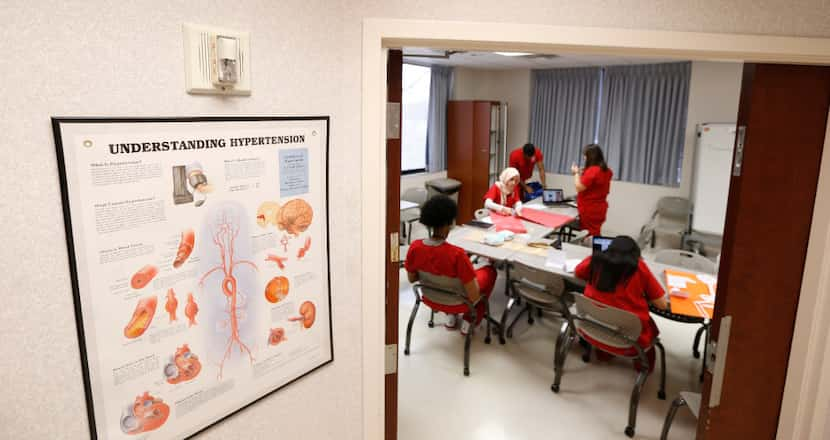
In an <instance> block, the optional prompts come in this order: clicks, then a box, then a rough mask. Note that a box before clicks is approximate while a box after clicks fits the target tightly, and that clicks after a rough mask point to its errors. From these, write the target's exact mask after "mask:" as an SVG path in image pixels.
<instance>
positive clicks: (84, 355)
mask: <svg viewBox="0 0 830 440" xmlns="http://www.w3.org/2000/svg"><path fill="white" fill-rule="evenodd" d="M51 121H52V133H53V136H54V141H55V153H56V161H57V163H58V178H59V180H60V190H61V205H62V209H63V223H64V230H65V233H66V246H67V257H68V262H69V274H70V280H71V284H72V296H73V306H74V309H75V328H76V331H77V337H78V346H79V349H80V355H81V356H80V360H81V374H82V376H83V382H84V394H85V399H86V409H87V421H88V423H89V433H90V438H92V439H98V438H100V437H99V436H98V432H97V425H96V422H95V406H94V400H95V399H94V396H93V394H92V382H91V380H92V379H91V376H90V370H89V359H88V350H87V344H86V335H85V332H84V320H83V313H82V308H81V292H80V283H79V279H78V264H77V259H76V256H75V252H76V249H75V243H74V238H73V237H74V236H73V229H72V216H71V207H70V197H69V185H68V182H67V178H68V176H67V169H66V157H65V155H64V146H63V137H62V131H61V127H62V125H64V124H107V123H113V124H124V123H132V124H145V123H188V122H258V121H325V125H326V140H325V144H324V145H323V148H324V150H325V151H324V158H325V159H324V160H325V164H324V167H323V177H324V180H325V184H324V194H323V198H324V203H325V212H326V225H325V228H326V247H325V249H326V259H325V261H326V268H327V271H326V279H327V290H328V292H327V298H328V320H329V360H327V361H323V362H322V363H320V364H318V365H316V366H314V367H312V368H310V369H309V370H307V371H305V372H304V373H302V374H300V375H298V376H296V377H294V378H293V379H290V380H289V381H288V382H286V383H284V384H282V385H280V386H277V387H275V388H269V389H267V390H265V391H264V392H263V393H262V394H260V395H258V396H257V397H254V398H253V399H252V400H250V401H249V402H247V403H244V404H242V405H241V406H240V407H238V408H236V409H233V410H231V411H230V412H228V413H227V414H225V415H222V416H220V417H218V418H217V419H216V420H213V421H211V422H209V423H208V424H206V425H205V426H203V427H200V428H198V430H197V431H195V432H193V433H192V434H190V435H188V436H187V437H186V438H188V439H190V438H194V437H196V436H198V435H199V434H202V433H204V432H205V431H206V430H208V429H210V428H211V427H213V426H215V425H217V424H219V423H221V422H222V421H224V420H226V419H228V418H229V417H232V416H234V415H236V414H237V413H239V412H241V411H243V410H245V409H246V408H248V407H249V406H251V405H254V404H255V403H257V402H259V401H261V400H262V399H264V398H266V397H268V396H270V395H272V394H274V393H275V392H277V391H279V390H281V389H283V388H285V387H287V386H289V385H291V384H293V383H294V382H296V381H298V380H300V379H302V378H304V377H306V376H308V375H309V374H311V373H313V372H315V371H317V370H319V369H320V368H322V367H324V366H326V365H328V364H331V363H333V362H334V328H333V317H332V315H333V314H334V311H333V310H332V301H331V236H330V234H331V227H330V221H329V215H330V210H329V143H330V140H331V119H330V116H190V117H83V116H53V117H52V118H51Z"/></svg>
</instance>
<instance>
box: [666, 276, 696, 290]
mask: <svg viewBox="0 0 830 440" xmlns="http://www.w3.org/2000/svg"><path fill="white" fill-rule="evenodd" d="M666 278H667V280H666V284H668V285H669V287H677V288H680V289H685V288H686V285H687V284H695V280H693V279H691V278H689V277H684V276H680V275H668V276H667V277H666Z"/></svg>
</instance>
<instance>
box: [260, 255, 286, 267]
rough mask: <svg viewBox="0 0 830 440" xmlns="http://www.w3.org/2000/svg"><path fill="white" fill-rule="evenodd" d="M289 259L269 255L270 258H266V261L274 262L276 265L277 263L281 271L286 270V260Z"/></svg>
mask: <svg viewBox="0 0 830 440" xmlns="http://www.w3.org/2000/svg"><path fill="white" fill-rule="evenodd" d="M287 259H288V257H280V256H279V255H274V254H268V256H267V257H265V261H273V262H274V263H277V266H279V268H280V269H285V260H287Z"/></svg>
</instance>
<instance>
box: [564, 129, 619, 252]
mask: <svg viewBox="0 0 830 440" xmlns="http://www.w3.org/2000/svg"><path fill="white" fill-rule="evenodd" d="M583 153H584V159H585V167H584V170H580V168H579V167H578V166H577V165H576V164H573V165H571V172H573V175H574V187H576V193H577V195H576V204H577V210H578V211H579V224H580V226H581V227H582V229H586V230H587V231H588V233H589V234H590V235H591V236H597V235H602V233H601V232H600V230H601V229H602V224H603V223H605V216H606V214H607V213H608V201H607V200H606V198H607V197H608V193H609V192H610V191H611V178H613V177H614V172H613V171H611V169H610V168H608V164H606V163H605V156H604V155H603V154H602V149H601V148H600V147H599V145H597V144H589V145H586V146H585V149H584V150H583Z"/></svg>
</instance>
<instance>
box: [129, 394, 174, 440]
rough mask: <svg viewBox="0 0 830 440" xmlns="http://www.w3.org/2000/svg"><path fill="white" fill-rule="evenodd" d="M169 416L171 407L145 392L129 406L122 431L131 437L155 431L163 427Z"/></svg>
mask: <svg viewBox="0 0 830 440" xmlns="http://www.w3.org/2000/svg"><path fill="white" fill-rule="evenodd" d="M169 416H170V407H169V406H168V405H167V404H166V403H164V401H163V400H161V399H159V398H157V397H153V396H151V395H150V393H148V392H146V391H145V392H144V394H141V395H139V396H137V397H136V398H135V402H134V403H132V404H131V405H128V406H127V409H126V411H125V412H124V414H123V415H122V417H121V430H122V431H124V433H125V434H130V435H134V434H141V433H142V432H147V431H153V430H156V429H158V428H159V427H161V425H163V424H164V422H166V421H167V417H169Z"/></svg>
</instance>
